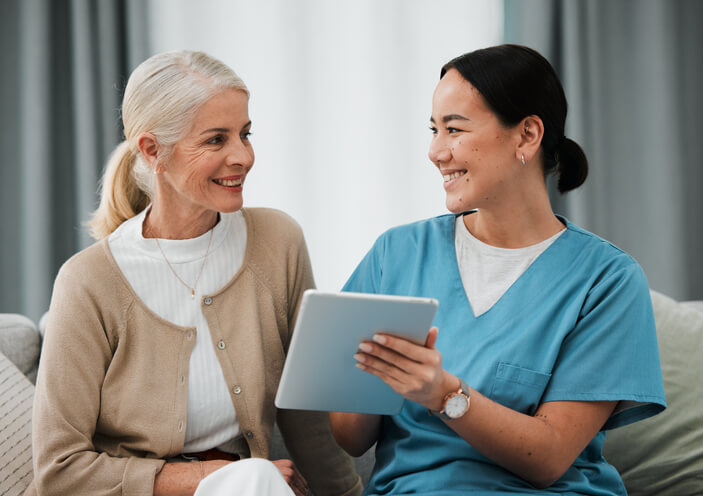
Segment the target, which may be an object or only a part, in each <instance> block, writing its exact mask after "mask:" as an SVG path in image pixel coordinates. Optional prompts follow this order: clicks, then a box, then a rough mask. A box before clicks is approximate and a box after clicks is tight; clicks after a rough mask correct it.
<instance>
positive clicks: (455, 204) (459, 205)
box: [446, 198, 475, 214]
mask: <svg viewBox="0 0 703 496" xmlns="http://www.w3.org/2000/svg"><path fill="white" fill-rule="evenodd" d="M446 205H447V210H449V211H450V212H451V213H453V214H460V213H462V212H467V211H469V210H473V209H474V208H475V207H473V206H471V205H470V204H469V203H467V202H460V201H454V200H450V199H449V198H447V202H446Z"/></svg>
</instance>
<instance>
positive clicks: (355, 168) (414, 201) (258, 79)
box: [150, 0, 503, 291]
mask: <svg viewBox="0 0 703 496" xmlns="http://www.w3.org/2000/svg"><path fill="white" fill-rule="evenodd" d="M502 5H503V4H502V1H500V0H434V1H424V0H352V1H344V2H342V1H337V0H331V1H330V0H297V1H293V0H258V1H255V2H251V1H242V0H232V1H227V0H219V1H218V0H198V1H194V0H151V12H150V14H151V16H150V17H151V19H150V33H151V40H150V42H151V47H152V51H153V52H154V53H156V52H161V51H166V50H176V49H197V50H204V51H206V52H208V53H210V54H212V55H214V56H215V57H218V58H220V59H221V60H223V61H224V62H226V63H227V64H229V65H230V66H231V67H232V68H233V69H234V70H235V72H237V73H238V74H239V75H240V76H241V77H242V78H243V79H244V81H245V82H246V83H247V85H248V86H249V89H250V90H251V94H252V98H251V106H250V116H251V118H252V121H253V128H252V130H253V136H252V142H253V145H254V150H255V152H256V157H257V158H256V163H255V165H254V169H253V171H252V173H251V174H250V175H249V177H248V178H247V182H246V184H245V192H244V195H245V196H244V198H245V200H244V201H245V205H247V206H270V207H275V208H280V209H282V210H284V211H286V212H288V213H289V214H290V215H292V216H293V217H294V218H295V219H296V220H297V221H298V222H299V223H300V224H301V225H302V226H303V229H304V231H305V235H306V238H307V242H308V247H309V249H310V255H311V258H312V262H313V268H314V270H315V278H316V280H317V284H318V287H319V288H321V289H325V290H330V291H333V290H338V289H339V288H340V287H341V286H342V285H343V284H344V281H345V280H346V279H347V277H348V276H349V275H350V274H351V272H352V271H353V270H354V267H355V266H356V264H357V263H358V262H359V261H360V260H361V258H362V257H363V256H364V254H365V253H366V251H367V250H368V249H369V248H370V247H371V245H372V243H373V241H374V240H375V239H376V238H377V237H378V235H380V234H381V233H382V232H383V231H385V230H386V229H388V228H389V227H392V226H394V225H398V224H404V223H407V222H412V221H414V220H418V219H422V218H426V217H431V216H434V215H438V214H442V213H446V212H447V210H446V208H445V206H444V190H443V188H442V181H441V178H440V176H439V174H438V173H437V171H436V170H435V169H434V167H433V166H432V164H431V163H430V161H429V159H428V158H427V148H428V145H429V140H430V131H429V130H428V124H429V116H430V111H431V97H432V91H433V89H434V86H435V85H436V83H437V80H438V78H439V70H440V68H441V66H442V65H443V64H444V63H445V62H447V61H448V60H450V59H451V58H453V57H455V56H457V55H460V54H461V53H464V52H467V51H471V50H474V49H476V48H480V47H483V46H489V45H493V44H497V43H500V42H501V40H502V22H503V12H502Z"/></svg>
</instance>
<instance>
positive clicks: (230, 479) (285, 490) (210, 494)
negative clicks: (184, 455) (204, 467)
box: [194, 458, 294, 496]
mask: <svg viewBox="0 0 703 496" xmlns="http://www.w3.org/2000/svg"><path fill="white" fill-rule="evenodd" d="M194 496H294V493H293V490H292V489H291V488H290V486H289V485H288V484H287V483H286V481H285V479H284V478H283V476H282V475H281V472H279V471H278V469H277V468H276V466H275V465H274V464H273V463H271V462H270V461H268V460H265V459H263V458H246V459H244V460H239V461H238V462H234V463H230V464H228V465H225V466H224V467H222V468H220V469H218V470H215V471H214V472H213V473H211V474H210V475H208V476H207V477H205V478H204V479H203V480H201V481H200V484H198V489H196V491H195V495H194Z"/></svg>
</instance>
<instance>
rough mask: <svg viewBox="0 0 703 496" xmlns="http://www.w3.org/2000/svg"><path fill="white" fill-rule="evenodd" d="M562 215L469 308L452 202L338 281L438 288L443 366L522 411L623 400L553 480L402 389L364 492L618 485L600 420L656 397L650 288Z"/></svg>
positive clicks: (660, 405) (594, 489) (608, 489)
mask: <svg viewBox="0 0 703 496" xmlns="http://www.w3.org/2000/svg"><path fill="white" fill-rule="evenodd" d="M561 220H562V222H563V223H564V224H565V225H566V231H565V232H564V233H563V234H562V235H561V236H559V238H557V239H556V240H555V241H554V243H552V245H551V246H549V247H548V248H547V249H546V250H545V251H544V252H543V253H542V254H541V255H540V256H539V257H538V258H537V259H536V260H535V261H534V262H533V263H532V264H531V265H530V266H529V267H528V268H527V270H526V271H525V272H524V273H523V274H522V275H521V276H520V277H519V278H518V279H517V280H516V281H515V282H514V283H513V284H512V285H511V286H510V287H509V288H508V289H507V290H506V291H505V293H504V294H503V295H502V296H501V297H500V299H499V300H498V301H497V302H496V303H495V304H494V305H493V306H492V307H491V308H490V309H489V310H488V311H486V312H485V313H483V314H481V315H479V316H478V317H476V316H474V314H473V312H472V310H471V306H470V304H469V301H468V299H467V297H466V292H465V290H464V286H463V283H462V280H461V275H460V273H459V267H458V265H457V257H456V251H455V246H454V221H455V216H454V215H444V216H440V217H436V218H433V219H428V220H425V221H421V222H416V223H413V224H409V225H406V226H400V227H396V228H393V229H391V230H389V231H387V232H386V233H385V234H383V235H382V236H381V237H380V238H379V239H378V240H377V241H376V243H375V244H374V246H373V247H372V249H371V250H370V251H369V253H368V254H367V255H366V257H365V258H364V259H363V260H362V262H361V263H360V264H359V266H358V267H357V269H356V270H355V272H354V273H353V274H352V276H351V277H350V279H349V281H347V284H346V285H345V287H344V290H345V291H357V292H367V293H380V294H395V295H410V296H422V297H431V298H436V299H438V300H439V309H438V311H437V314H436V317H435V321H434V323H433V325H435V326H437V327H438V328H439V336H438V339H437V343H436V347H437V349H438V350H439V351H440V352H441V354H442V364H443V367H444V369H445V370H447V371H448V372H450V373H452V374H454V375H456V376H458V377H460V378H462V379H463V380H464V381H465V382H466V383H467V384H468V385H469V386H471V387H472V388H474V389H475V390H477V391H479V392H481V393H482V394H484V395H486V396H488V397H489V398H491V399H492V400H493V401H496V402H498V403H501V404H503V405H505V406H507V407H509V408H512V409H514V410H517V411H519V412H522V413H525V414H527V415H532V414H534V412H535V410H536V409H537V407H538V406H539V405H540V404H541V403H543V402H547V401H568V400H576V401H605V400H607V401H618V402H620V403H619V407H618V408H616V411H615V412H614V413H613V415H612V416H611V417H610V418H609V419H608V421H607V422H606V424H605V426H604V427H603V430H602V431H601V432H600V433H599V434H598V435H596V437H595V438H594V439H593V440H592V441H591V442H590V443H589V445H588V446H587V448H586V449H585V450H584V451H583V452H582V453H581V454H580V455H579V457H578V458H577V460H576V462H575V463H574V464H573V465H572V467H571V468H570V469H569V470H567V472H566V473H565V474H564V476H563V477H562V478H561V479H560V480H559V481H557V482H556V483H555V484H553V485H552V486H551V487H550V488H548V489H546V490H536V489H535V488H534V487H533V486H531V485H530V484H529V483H528V482H526V481H524V480H522V479H521V478H519V477H517V476H515V475H513V474H512V473H510V472H509V471H507V470H505V469H503V468H502V467H500V466H498V465H496V464H495V463H493V462H492V461H491V460H489V459H487V458H486V457H484V456H483V455H482V454H481V453H479V452H478V451H477V450H475V449H474V448H473V447H471V445H469V444H468V443H467V442H466V441H464V440H463V439H462V438H460V437H459V436H458V435H457V434H456V433H454V431H452V430H451V429H450V428H449V427H447V426H446V425H445V424H444V423H443V422H442V421H441V420H440V419H438V418H437V417H434V416H429V415H428V414H427V410H426V409H425V408H423V407H422V406H421V405H419V404H417V403H414V402H411V401H405V403H404V406H403V409H402V410H401V412H400V413H399V414H397V415H394V416H386V417H384V418H383V425H382V430H381V435H380V438H379V440H378V443H377V447H376V465H375V467H374V471H373V473H372V476H371V480H370V481H369V484H368V486H367V488H366V491H365V494H411V493H422V494H426V495H434V496H455V495H459V494H466V493H467V492H470V493H471V494H477V495H478V494H496V493H502V494H592V495H607V494H626V493H625V489H624V487H623V485H622V482H621V479H620V476H619V475H618V474H617V471H616V470H615V468H614V467H612V466H611V465H609V464H608V463H607V462H606V461H605V460H604V459H603V457H602V456H601V448H602V445H603V440H604V439H605V434H604V431H605V430H607V429H610V428H614V427H619V426H621V425H626V424H629V423H631V422H634V421H637V420H641V419H643V418H647V417H649V416H651V415H654V414H656V413H658V412H660V411H661V410H663V409H664V407H665V401H664V391H663V383H662V378H661V369H660V366H659V354H658V349H657V341H656V331H655V327H654V318H653V314H652V308H651V301H650V297H649V287H648V284H647V281H646V278H645V276H644V274H643V272H642V270H641V269H640V267H639V266H638V265H637V263H636V262H635V261H634V259H632V257H630V256H629V255H627V254H626V253H624V252H623V251H622V250H619V249H618V248H616V247H615V246H613V245H612V244H610V243H608V242H607V241H605V240H603V239H601V238H598V237H597V236H595V235H593V234H591V233H589V232H587V231H585V230H583V229H581V228H579V227H577V226H575V225H574V224H572V223H570V222H569V221H567V220H566V219H563V218H562V219H561Z"/></svg>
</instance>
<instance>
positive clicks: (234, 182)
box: [213, 179, 242, 188]
mask: <svg viewBox="0 0 703 496" xmlns="http://www.w3.org/2000/svg"><path fill="white" fill-rule="evenodd" d="M213 181H214V182H215V183H216V184H219V185H220V186H227V187H228V188H236V187H238V186H241V185H242V180H241V179H213Z"/></svg>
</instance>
